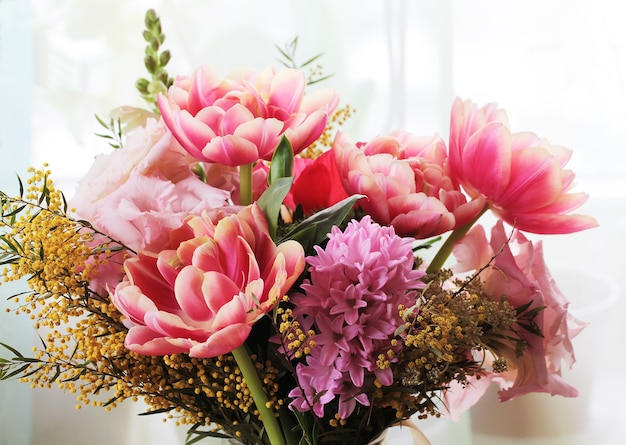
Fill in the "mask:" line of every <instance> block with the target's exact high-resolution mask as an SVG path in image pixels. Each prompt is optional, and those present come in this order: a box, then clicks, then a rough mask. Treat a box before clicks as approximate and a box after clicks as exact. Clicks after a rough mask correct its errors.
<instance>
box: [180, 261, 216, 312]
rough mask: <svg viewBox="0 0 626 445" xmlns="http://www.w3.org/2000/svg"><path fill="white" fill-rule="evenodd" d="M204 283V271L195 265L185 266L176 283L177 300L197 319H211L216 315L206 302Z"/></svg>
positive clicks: (184, 310) (184, 309) (182, 308)
mask: <svg viewBox="0 0 626 445" xmlns="http://www.w3.org/2000/svg"><path fill="white" fill-rule="evenodd" d="M203 284H204V272H203V271H202V270H200V269H198V268H197V267H194V266H185V267H183V268H182V269H181V271H180V273H179V274H178V277H177V278H176V282H175V283H174V293H175V295H176V301H178V304H179V305H180V308H181V310H182V311H183V312H184V313H186V314H187V315H188V316H189V317H191V318H192V319H193V320H195V321H209V320H211V318H213V316H214V312H213V311H212V310H211V309H210V308H209V307H207V304H206V302H205V299H204V293H203V290H204V286H203Z"/></svg>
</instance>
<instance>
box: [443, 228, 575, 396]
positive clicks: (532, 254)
mask: <svg viewBox="0 0 626 445" xmlns="http://www.w3.org/2000/svg"><path fill="white" fill-rule="evenodd" d="M507 238H508V234H507V233H505V230H504V225H503V224H502V222H501V221H500V222H498V223H497V225H496V226H495V227H494V228H493V230H492V234H491V241H487V239H486V236H485V232H484V229H483V227H482V226H476V227H474V228H473V229H472V230H471V231H470V232H469V233H468V235H467V236H466V237H465V238H463V240H462V241H461V242H459V243H458V244H457V245H456V246H455V248H454V255H455V257H456V258H457V260H458V264H457V266H456V267H455V268H454V270H455V271H456V272H465V271H469V270H477V269H478V268H480V267H483V266H484V265H485V264H487V262H488V261H489V259H490V258H491V257H493V256H494V253H495V252H499V253H498V255H496V256H495V260H494V264H493V266H492V267H489V268H487V269H486V270H484V271H483V272H482V273H481V275H480V279H481V281H482V282H483V284H484V288H485V290H486V291H487V293H488V294H489V295H492V296H493V299H494V300H499V299H500V298H501V297H502V296H505V297H506V299H507V301H508V302H509V303H510V304H511V305H513V306H514V307H520V306H523V305H525V304H527V303H528V302H530V301H532V305H531V306H530V309H532V308H536V307H542V306H545V309H543V310H541V311H540V312H539V315H538V316H537V318H536V319H535V321H536V322H537V325H538V327H539V329H540V330H541V332H542V333H543V337H540V336H538V335H535V334H533V333H531V332H528V331H527V330H525V329H524V328H522V327H521V326H520V327H517V328H516V330H517V331H518V332H519V333H520V334H521V336H522V338H523V339H524V340H525V341H526V342H527V344H528V351H526V353H524V354H523V355H521V356H519V355H518V354H517V351H516V349H515V343H514V342H511V341H509V340H508V339H506V338H503V339H502V341H501V342H500V343H499V344H497V345H495V344H492V345H491V346H492V347H493V348H494V350H495V352H496V353H498V354H499V355H501V356H504V357H506V359H507V360H508V362H509V366H510V368H511V369H510V370H509V371H507V372H505V373H502V374H493V373H489V374H488V375H487V376H486V377H483V378H488V379H491V380H493V381H497V382H499V383H500V387H501V391H500V393H499V394H500V399H501V400H502V401H504V400H509V399H511V398H513V397H517V396H520V395H523V394H527V393H530V392H547V393H550V394H552V395H562V396H566V397H573V396H576V395H577V394H578V391H577V390H576V389H575V388H574V387H572V386H571V385H569V384H568V383H567V382H565V380H564V379H563V378H562V377H561V371H562V369H563V366H565V367H568V368H569V367H571V366H572V365H573V363H574V361H575V358H574V350H573V346H572V342H571V339H572V338H573V337H575V336H576V335H577V334H578V333H579V332H580V331H581V330H582V329H583V327H584V326H585V324H584V323H582V322H581V321H579V320H577V319H576V318H575V317H574V316H573V315H572V314H571V313H568V311H567V308H568V305H569V302H568V301H567V299H566V298H565V296H564V295H563V294H562V293H561V291H560V290H559V289H558V287H557V286H556V284H555V283H554V280H553V279H552V277H551V276H550V273H549V271H548V268H547V266H546V264H545V262H544V260H543V250H542V247H541V243H540V242H539V243H532V242H530V241H529V240H527V239H526V238H525V237H524V236H523V235H522V234H521V232H519V231H516V232H515V233H514V236H513V238H512V239H511V241H510V242H509V243H508V244H507ZM502 246H505V247H504V249H503V250H502V251H500V250H501V248H502ZM479 388H480V389H479ZM478 390H480V391H484V390H486V387H485V386H484V385H481V386H480V387H476V389H474V391H478ZM470 391H471V390H470ZM463 398H465V399H466V400H465V401H466V402H467V400H473V401H476V400H477V399H478V396H477V395H476V394H471V392H470V393H467V394H464V396H463ZM457 403H462V402H461V401H459V400H457Z"/></svg>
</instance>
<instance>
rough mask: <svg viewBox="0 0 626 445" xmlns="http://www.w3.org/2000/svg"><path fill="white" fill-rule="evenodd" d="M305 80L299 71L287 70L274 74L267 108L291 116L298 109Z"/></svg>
mask: <svg viewBox="0 0 626 445" xmlns="http://www.w3.org/2000/svg"><path fill="white" fill-rule="evenodd" d="M305 87H306V79H305V78H304V73H303V72H302V71H300V70H295V69H287V70H281V71H278V72H277V73H276V75H275V76H274V79H272V84H271V86H270V95H269V99H268V102H267V104H268V106H270V107H276V108H279V109H283V110H285V111H286V112H287V113H289V114H291V113H294V112H296V111H297V110H298V109H299V108H300V103H301V102H302V97H303V96H304V89H305Z"/></svg>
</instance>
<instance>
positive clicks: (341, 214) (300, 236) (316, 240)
mask: <svg viewBox="0 0 626 445" xmlns="http://www.w3.org/2000/svg"><path fill="white" fill-rule="evenodd" d="M361 198H364V195H352V196H349V197H348V198H346V199H344V200H342V201H340V202H338V203H337V204H335V205H334V206H332V207H329V208H327V209H324V210H322V211H320V212H317V213H316V214H314V215H311V216H310V217H308V218H307V219H305V220H304V221H302V222H301V223H300V224H298V225H297V226H296V227H294V228H293V229H292V230H291V231H290V232H289V233H287V234H286V235H285V236H284V237H283V238H282V239H281V240H280V241H281V242H282V241H286V240H289V239H293V240H296V241H299V242H300V244H302V246H303V247H304V250H305V251H306V252H311V251H312V250H313V246H314V245H317V244H320V243H321V242H322V241H323V240H324V239H325V238H326V235H327V234H328V233H329V232H330V229H331V228H332V227H333V226H338V225H340V224H341V223H342V222H343V221H344V220H345V219H346V217H347V216H348V214H349V213H350V211H351V210H352V208H353V207H354V204H355V203H356V202H357V201H358V200H359V199H361Z"/></svg>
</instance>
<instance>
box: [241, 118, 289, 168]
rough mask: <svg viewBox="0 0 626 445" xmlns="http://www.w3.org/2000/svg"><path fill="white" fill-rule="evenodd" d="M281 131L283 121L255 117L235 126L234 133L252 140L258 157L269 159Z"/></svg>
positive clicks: (278, 140)
mask: <svg viewBox="0 0 626 445" xmlns="http://www.w3.org/2000/svg"><path fill="white" fill-rule="evenodd" d="M282 131H283V123H282V122H281V121H279V120H278V119H261V118H256V119H253V120H252V121H248V122H246V123H244V124H242V125H240V126H239V127H237V130H236V131H235V133H234V134H235V135H236V136H238V137H240V138H243V139H246V140H248V141H250V142H252V143H253V144H254V145H255V146H256V147H257V150H258V154H259V158H260V159H265V160H266V161H269V160H271V159H272V155H273V154H274V149H275V148H276V147H277V146H278V143H279V142H280V135H281V133H282Z"/></svg>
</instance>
